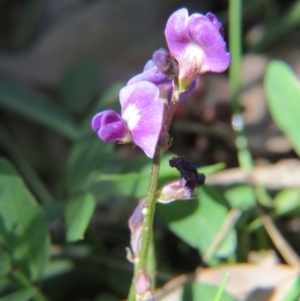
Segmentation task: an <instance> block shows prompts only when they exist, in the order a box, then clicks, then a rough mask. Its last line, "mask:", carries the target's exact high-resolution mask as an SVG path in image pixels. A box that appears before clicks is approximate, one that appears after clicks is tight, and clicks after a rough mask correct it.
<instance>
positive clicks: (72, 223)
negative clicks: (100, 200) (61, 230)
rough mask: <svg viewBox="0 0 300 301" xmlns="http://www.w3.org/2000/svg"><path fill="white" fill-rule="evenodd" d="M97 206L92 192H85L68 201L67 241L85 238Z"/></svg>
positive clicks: (66, 217)
mask: <svg viewBox="0 0 300 301" xmlns="http://www.w3.org/2000/svg"><path fill="white" fill-rule="evenodd" d="M95 206H96V201H95V198H94V196H93V195H92V194H85V195H82V196H79V197H77V198H76V199H74V200H72V201H70V202H68V204H67V206H66V209H65V222H66V229H67V241H69V242H72V241H77V240H80V239H83V236H84V232H85V231H86V228H87V226H88V224H89V222H90V220H91V218H92V215H93V213H94V209H95Z"/></svg>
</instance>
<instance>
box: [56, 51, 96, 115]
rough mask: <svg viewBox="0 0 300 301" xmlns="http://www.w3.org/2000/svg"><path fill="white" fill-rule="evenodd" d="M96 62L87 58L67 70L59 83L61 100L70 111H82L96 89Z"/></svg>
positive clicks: (91, 58)
mask: <svg viewBox="0 0 300 301" xmlns="http://www.w3.org/2000/svg"><path fill="white" fill-rule="evenodd" d="M97 69H98V68H97V60H96V59H95V58H93V57H88V58H87V59H85V60H84V61H82V62H80V63H79V64H77V65H74V66H72V67H70V68H69V69H67V70H66V71H65V73H64V74H63V77H62V81H61V89H60V90H61V91H60V92H61V98H62V100H63V102H64V103H65V104H66V106H67V107H68V108H70V109H72V110H75V111H80V110H84V109H85V108H86V106H87V105H88V104H89V103H90V101H91V100H92V98H93V97H94V96H95V95H96V93H97V89H98V71H97Z"/></svg>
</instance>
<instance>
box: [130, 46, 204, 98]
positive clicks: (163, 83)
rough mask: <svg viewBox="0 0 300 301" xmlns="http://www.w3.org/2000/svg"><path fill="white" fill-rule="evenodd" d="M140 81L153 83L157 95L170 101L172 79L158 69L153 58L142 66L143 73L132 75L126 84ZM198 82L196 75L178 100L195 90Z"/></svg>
mask: <svg viewBox="0 0 300 301" xmlns="http://www.w3.org/2000/svg"><path fill="white" fill-rule="evenodd" d="M158 51H159V50H157V51H156V52H158ZM153 55H154V54H153ZM140 81H149V82H151V83H153V84H155V85H156V86H157V87H158V89H159V97H160V98H162V99H165V100H166V102H168V103H169V102H170V100H171V96H172V92H173V83H172V80H171V79H169V78H168V77H167V76H166V74H164V73H163V72H161V71H160V70H159V69H158V66H157V65H155V63H154V61H153V60H150V61H148V62H147V63H146V65H145V67H144V71H143V73H140V74H138V75H136V76H134V77H133V78H131V79H130V80H129V81H128V83H127V86H128V85H132V84H134V83H137V82H140ZM198 83H199V77H196V78H195V80H194V81H193V82H192V83H191V85H190V87H188V88H187V89H186V91H184V92H183V93H181V94H180V97H179V102H181V101H183V100H184V99H186V98H187V97H188V96H189V95H190V94H191V93H192V92H193V91H194V90H195V88H196V87H197V85H198Z"/></svg>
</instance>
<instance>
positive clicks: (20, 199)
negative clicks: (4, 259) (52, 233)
mask: <svg viewBox="0 0 300 301" xmlns="http://www.w3.org/2000/svg"><path fill="white" fill-rule="evenodd" d="M49 241H50V240H49V235H48V230H47V223H46V218H45V216H44V214H43V211H42V209H41V208H40V206H39V205H38V203H37V202H36V200H35V199H34V197H33V196H32V195H31V193H30V192H29V191H28V189H27V188H26V186H25V185H24V183H23V181H22V179H21V178H20V177H19V175H18V174H17V172H16V170H15V169H14V167H13V166H12V165H11V164H10V163H9V162H8V161H7V160H5V159H0V244H2V245H4V246H5V248H6V250H7V252H8V253H9V254H10V256H11V260H12V262H13V264H14V265H16V266H17V267H19V268H20V269H21V270H22V271H23V273H24V274H26V275H27V277H28V278H29V279H31V280H32V281H37V280H38V279H40V277H41V274H42V272H43V270H44V267H45V265H46V264H47V261H48V258H49Z"/></svg>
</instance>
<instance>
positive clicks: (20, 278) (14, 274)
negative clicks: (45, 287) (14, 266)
mask: <svg viewBox="0 0 300 301" xmlns="http://www.w3.org/2000/svg"><path fill="white" fill-rule="evenodd" d="M9 276H10V278H11V280H12V281H14V282H16V283H18V285H20V286H21V287H24V288H29V287H33V288H34V289H35V290H36V293H35V295H34V300H36V301H48V299H47V298H46V296H44V295H43V293H42V292H41V291H40V290H39V289H38V288H37V287H36V286H34V285H33V284H32V283H31V282H30V280H29V279H28V278H27V277H26V276H25V275H24V274H23V273H22V272H21V271H19V270H13V271H11V273H10V275H9Z"/></svg>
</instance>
